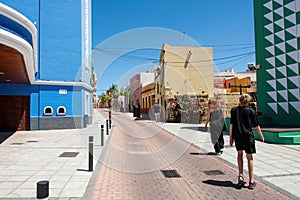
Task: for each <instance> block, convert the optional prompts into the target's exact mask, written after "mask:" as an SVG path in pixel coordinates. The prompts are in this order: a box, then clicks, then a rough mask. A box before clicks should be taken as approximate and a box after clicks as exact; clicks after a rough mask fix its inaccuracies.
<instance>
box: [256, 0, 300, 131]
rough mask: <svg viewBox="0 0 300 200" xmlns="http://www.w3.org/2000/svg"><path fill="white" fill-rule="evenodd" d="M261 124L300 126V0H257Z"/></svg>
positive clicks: (258, 87) (257, 56)
mask: <svg viewBox="0 0 300 200" xmlns="http://www.w3.org/2000/svg"><path fill="white" fill-rule="evenodd" d="M254 17H255V46H256V63H257V66H260V67H259V69H258V70H257V96H258V110H259V111H260V112H261V113H262V119H264V120H262V121H261V123H262V125H274V126H280V125H282V126H298V127H299V126H300V76H299V71H300V64H299V62H300V51H299V47H300V1H299V0H254Z"/></svg>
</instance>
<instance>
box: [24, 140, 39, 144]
mask: <svg viewBox="0 0 300 200" xmlns="http://www.w3.org/2000/svg"><path fill="white" fill-rule="evenodd" d="M26 142H28V143H34V142H38V140H28V141H26Z"/></svg>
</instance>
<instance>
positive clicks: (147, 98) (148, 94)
mask: <svg viewBox="0 0 300 200" xmlns="http://www.w3.org/2000/svg"><path fill="white" fill-rule="evenodd" d="M154 104H155V83H149V84H148V85H145V86H144V87H142V106H141V112H142V113H148V112H149V109H150V108H152V107H153V105H154Z"/></svg>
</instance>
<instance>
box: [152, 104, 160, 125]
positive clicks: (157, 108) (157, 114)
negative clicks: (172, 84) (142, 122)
mask: <svg viewBox="0 0 300 200" xmlns="http://www.w3.org/2000/svg"><path fill="white" fill-rule="evenodd" d="M153 110H154V116H155V121H156V122H159V120H160V110H161V107H160V105H159V104H158V103H155V104H154V105H153Z"/></svg>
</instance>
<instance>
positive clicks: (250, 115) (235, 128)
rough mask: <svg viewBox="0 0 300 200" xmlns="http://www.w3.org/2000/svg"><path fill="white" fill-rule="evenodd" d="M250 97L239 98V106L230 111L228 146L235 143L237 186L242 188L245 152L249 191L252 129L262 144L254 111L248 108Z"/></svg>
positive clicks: (252, 149)
mask: <svg viewBox="0 0 300 200" xmlns="http://www.w3.org/2000/svg"><path fill="white" fill-rule="evenodd" d="M250 102H251V96H250V95H249V94H244V95H241V96H240V97H239V105H238V106H237V107H234V108H232V109H231V112H230V114H231V118H230V146H232V145H233V143H235V147H236V150H237V163H238V173H239V174H238V184H239V186H240V187H244V185H245V181H244V176H243V151H245V152H246V157H247V161H248V173H249V185H248V188H249V189H254V188H255V185H256V184H255V181H254V160H253V154H255V153H256V148H255V139H254V134H253V131H252V127H254V128H255V129H256V131H257V132H258V134H259V136H260V141H261V142H264V136H263V134H262V132H261V129H260V125H259V122H258V120H257V116H256V113H255V110H254V109H253V108H251V107H249V106H250Z"/></svg>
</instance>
